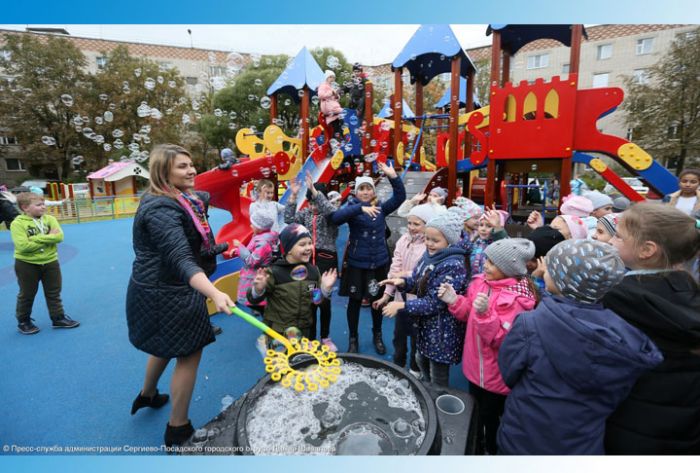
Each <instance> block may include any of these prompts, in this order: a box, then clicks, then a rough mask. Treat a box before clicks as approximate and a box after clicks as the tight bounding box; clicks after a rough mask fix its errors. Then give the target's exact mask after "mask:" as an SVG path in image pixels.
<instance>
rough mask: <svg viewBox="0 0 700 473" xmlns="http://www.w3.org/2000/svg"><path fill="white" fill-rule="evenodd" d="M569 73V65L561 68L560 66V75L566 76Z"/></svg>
mask: <svg viewBox="0 0 700 473" xmlns="http://www.w3.org/2000/svg"><path fill="white" fill-rule="evenodd" d="M569 71H571V64H564V65H563V66H561V73H562V74H568V73H569Z"/></svg>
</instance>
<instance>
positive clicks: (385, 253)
mask: <svg viewBox="0 0 700 473" xmlns="http://www.w3.org/2000/svg"><path fill="white" fill-rule="evenodd" d="M389 182H390V183H391V187H392V188H393V190H394V193H393V195H392V196H391V198H390V199H389V200H387V201H386V202H382V203H381V204H379V206H380V208H381V212H380V213H379V215H377V217H376V218H372V217H370V216H369V215H367V214H366V213H364V212H363V211H362V207H364V206H366V205H371V204H370V203H368V202H366V203H363V202H360V201H359V200H357V199H355V198H354V197H353V198H351V199H350V200H349V201H348V204H347V205H346V206H344V207H341V208H340V209H339V210H337V211H336V212H334V213H333V214H332V215H331V220H332V221H333V223H335V224H336V225H341V224H343V223H345V222H347V223H348V226H349V227H350V235H349V236H348V248H347V261H348V264H349V265H350V266H353V267H355V268H362V269H376V268H381V267H382V266H384V265H386V264H387V263H388V262H389V248H388V246H387V244H386V216H387V215H389V214H391V213H392V212H393V211H394V210H396V209H398V208H399V206H400V205H401V203H402V202H403V201H404V200H406V189H405V188H404V185H403V182H401V178H399V177H396V178H395V179H389Z"/></svg>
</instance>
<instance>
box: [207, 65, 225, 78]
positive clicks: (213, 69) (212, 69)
mask: <svg viewBox="0 0 700 473" xmlns="http://www.w3.org/2000/svg"><path fill="white" fill-rule="evenodd" d="M209 75H210V76H211V77H221V76H225V75H226V68H225V67H222V66H209Z"/></svg>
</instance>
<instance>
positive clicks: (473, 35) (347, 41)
mask: <svg viewBox="0 0 700 473" xmlns="http://www.w3.org/2000/svg"><path fill="white" fill-rule="evenodd" d="M27 26H29V27H53V28H65V29H66V30H68V32H69V33H70V34H71V35H72V36H81V37H86V38H101V39H112V40H121V41H135V42H141V43H154V44H167V45H172V46H185V47H189V46H190V45H192V46H194V47H196V48H204V49H217V50H222V51H238V52H244V53H260V54H287V55H289V56H294V55H295V54H296V53H297V52H299V50H300V49H301V48H302V47H303V46H307V47H309V48H315V47H317V46H321V47H323V46H329V47H333V48H336V49H338V50H340V51H342V52H343V53H344V54H345V56H346V58H347V59H348V61H350V62H360V63H362V64H366V65H377V64H386V63H389V62H391V61H393V60H394V58H395V57H396V56H397V55H398V54H399V52H400V51H401V49H403V47H404V45H405V44H406V42H407V41H408V40H409V39H410V38H411V36H412V35H413V33H415V31H416V30H417V29H418V26H419V25H0V28H4V29H17V30H24V29H25V28H26V27H27ZM451 26H452V30H453V31H454V33H455V35H456V36H457V39H458V40H459V42H460V44H461V45H462V47H463V48H472V47H476V46H485V45H488V44H491V37H490V36H488V37H487V36H486V25H451ZM188 29H189V30H191V31H192V35H191V36H190V35H189V34H188V33H187V30H188ZM190 41H191V43H190Z"/></svg>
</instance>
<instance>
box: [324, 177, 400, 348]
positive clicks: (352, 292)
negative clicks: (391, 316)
mask: <svg viewBox="0 0 700 473" xmlns="http://www.w3.org/2000/svg"><path fill="white" fill-rule="evenodd" d="M379 169H380V170H381V171H382V172H384V174H386V177H388V178H389V182H390V183H391V187H392V188H393V190H394V193H393V195H392V196H391V198H390V199H389V200H387V201H386V202H379V200H378V199H377V195H376V192H375V188H374V181H373V180H372V178H371V177H365V176H362V177H358V178H357V179H355V197H353V198H351V199H349V202H348V205H346V206H345V207H342V208H341V209H339V210H337V211H336V212H334V213H332V214H331V221H332V223H333V224H335V225H341V224H343V223H346V222H347V223H348V226H349V227H350V235H349V236H348V246H347V250H346V258H345V263H344V264H343V274H342V277H341V281H340V291H339V294H340V295H341V296H346V297H348V299H349V300H348V313H347V314H348V331H349V332H350V341H349V346H348V353H357V351H358V348H359V347H358V333H357V328H358V326H359V323H360V308H361V307H362V299H368V300H369V301H370V304H371V303H372V302H374V301H376V300H377V299H379V298H381V297H382V296H383V295H384V288H383V287H380V286H379V281H382V280H384V279H386V277H387V275H388V273H389V263H390V262H391V255H390V254H389V247H388V246H387V242H386V228H387V227H386V219H385V218H386V216H388V215H389V214H390V213H392V212H393V211H395V210H396V209H398V208H399V206H400V205H401V203H402V202H403V201H404V200H406V189H405V188H404V185H403V182H401V178H399V177H398V175H397V174H396V171H395V170H394V168H392V167H389V166H387V165H386V164H384V163H379ZM372 332H373V334H374V337H373V342H374V348H375V350H376V351H377V353H378V354H379V355H384V354H385V353H386V347H385V346H384V341H383V340H382V313H381V311H380V310H379V309H376V308H372Z"/></svg>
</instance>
